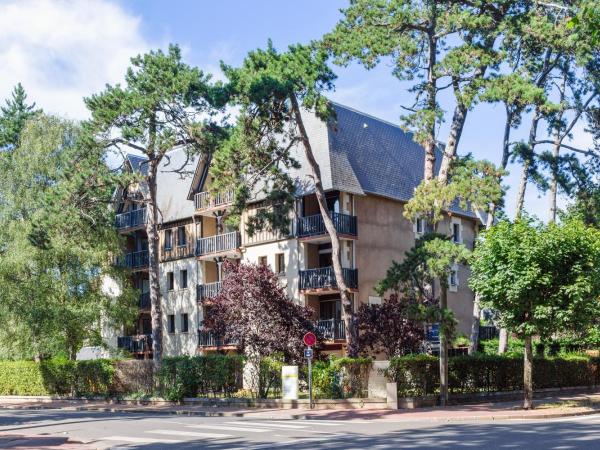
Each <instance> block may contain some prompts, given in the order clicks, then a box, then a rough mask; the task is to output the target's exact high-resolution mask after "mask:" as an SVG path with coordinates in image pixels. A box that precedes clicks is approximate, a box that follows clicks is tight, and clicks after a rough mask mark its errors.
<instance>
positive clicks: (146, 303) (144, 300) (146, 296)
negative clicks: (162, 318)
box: [139, 292, 151, 310]
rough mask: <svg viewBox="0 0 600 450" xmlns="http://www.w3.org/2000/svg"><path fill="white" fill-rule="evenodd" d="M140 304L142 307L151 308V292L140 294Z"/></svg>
mask: <svg viewBox="0 0 600 450" xmlns="http://www.w3.org/2000/svg"><path fill="white" fill-rule="evenodd" d="M139 305H140V309H144V310H146V309H148V310H149V309H150V307H151V306H150V292H143V293H141V294H140V300H139Z"/></svg>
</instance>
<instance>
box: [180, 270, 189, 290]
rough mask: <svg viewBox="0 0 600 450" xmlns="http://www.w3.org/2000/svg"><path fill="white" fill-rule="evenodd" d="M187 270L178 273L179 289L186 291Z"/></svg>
mask: <svg viewBox="0 0 600 450" xmlns="http://www.w3.org/2000/svg"><path fill="white" fill-rule="evenodd" d="M187 287H188V284H187V270H180V271H179V289H187Z"/></svg>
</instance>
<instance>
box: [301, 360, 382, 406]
mask: <svg viewBox="0 0 600 450" xmlns="http://www.w3.org/2000/svg"><path fill="white" fill-rule="evenodd" d="M372 365H373V360H372V359H370V358H347V357H345V358H335V357H330V358H329V359H328V360H325V361H315V362H314V363H313V366H312V369H313V370H312V380H313V395H314V396H315V398H352V397H358V398H366V397H367V396H368V381H369V370H370V369H371V367H372ZM300 376H301V379H302V381H303V382H305V383H307V382H308V368H307V367H306V366H302V367H301V369H300Z"/></svg>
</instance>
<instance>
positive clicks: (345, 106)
mask: <svg viewBox="0 0 600 450" xmlns="http://www.w3.org/2000/svg"><path fill="white" fill-rule="evenodd" d="M329 101H330V102H331V103H332V104H333V105H336V106H340V107H342V108H345V109H347V110H349V111H352V112H354V113H356V114H358V115H360V116H365V117H368V118H370V119H373V120H376V121H377V122H381V123H385V124H386V125H391V126H392V127H395V128H398V129H399V130H401V131H402V132H403V133H404V134H408V135H411V137H412V135H413V133H412V131H406V130H405V129H403V128H402V127H401V126H400V125H398V124H397V123H394V122H390V121H389V120H386V119H382V118H381V117H377V116H374V115H373V114H369V113H366V112H364V111H360V110H358V109H356V108H354V107H352V106H348V105H343V104H341V103H338V102H335V101H333V100H329Z"/></svg>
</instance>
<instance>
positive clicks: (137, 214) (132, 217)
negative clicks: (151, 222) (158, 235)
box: [115, 208, 147, 230]
mask: <svg viewBox="0 0 600 450" xmlns="http://www.w3.org/2000/svg"><path fill="white" fill-rule="evenodd" d="M146 219H147V215H146V208H140V209H136V210H133V211H129V212H126V213H122V214H117V216H116V218H115V225H116V226H117V229H119V230H124V229H126V228H134V227H139V226H141V225H145V224H146Z"/></svg>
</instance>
